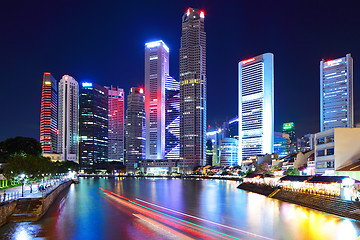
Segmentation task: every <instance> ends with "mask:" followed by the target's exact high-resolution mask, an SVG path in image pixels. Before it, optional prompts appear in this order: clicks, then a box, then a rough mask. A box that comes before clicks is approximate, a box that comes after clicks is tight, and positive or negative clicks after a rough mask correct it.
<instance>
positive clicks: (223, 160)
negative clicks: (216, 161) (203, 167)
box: [220, 138, 239, 167]
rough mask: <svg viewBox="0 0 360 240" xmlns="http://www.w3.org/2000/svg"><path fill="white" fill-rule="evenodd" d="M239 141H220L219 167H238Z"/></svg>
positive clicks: (232, 139)
mask: <svg viewBox="0 0 360 240" xmlns="http://www.w3.org/2000/svg"><path fill="white" fill-rule="evenodd" d="M238 149H239V140H237V139H235V138H224V139H222V140H221V141H220V166H221V167H229V166H239V160H238V152H239V151H238Z"/></svg>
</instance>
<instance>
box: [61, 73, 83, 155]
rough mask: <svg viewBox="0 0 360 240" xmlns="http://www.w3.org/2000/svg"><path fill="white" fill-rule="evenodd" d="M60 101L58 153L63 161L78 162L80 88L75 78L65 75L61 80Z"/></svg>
mask: <svg viewBox="0 0 360 240" xmlns="http://www.w3.org/2000/svg"><path fill="white" fill-rule="evenodd" d="M58 100H59V101H58V103H59V109H58V114H59V118H58V127H59V135H58V152H59V153H60V154H61V160H62V161H74V162H78V159H77V155H78V142H79V128H78V127H79V116H78V114H79V86H78V83H77V81H76V80H75V79H74V78H73V77H71V76H69V75H64V76H63V77H62V78H61V80H60V82H59V98H58Z"/></svg>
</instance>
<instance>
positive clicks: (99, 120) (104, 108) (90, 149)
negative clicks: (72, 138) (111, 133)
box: [79, 82, 108, 169]
mask: <svg viewBox="0 0 360 240" xmlns="http://www.w3.org/2000/svg"><path fill="white" fill-rule="evenodd" d="M79 136H80V137H79V163H80V166H81V168H82V169H92V166H93V165H94V164H97V163H104V162H107V161H108V91H107V89H106V88H105V87H103V86H100V85H98V84H96V83H89V82H83V83H82V84H81V86H80V96H79Z"/></svg>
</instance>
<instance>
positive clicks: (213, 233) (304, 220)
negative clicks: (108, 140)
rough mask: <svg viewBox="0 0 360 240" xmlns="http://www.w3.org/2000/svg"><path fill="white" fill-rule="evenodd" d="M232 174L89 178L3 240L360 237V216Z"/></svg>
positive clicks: (0, 231) (3, 231) (1, 232)
mask: <svg viewBox="0 0 360 240" xmlns="http://www.w3.org/2000/svg"><path fill="white" fill-rule="evenodd" d="M237 185H238V183H237V182H234V181H226V180H200V179H198V180H195V179H161V178H149V179H144V178H142V179H134V178H118V179H106V178H100V179H98V178H87V179H81V181H80V184H78V185H72V186H71V187H70V188H69V190H68V191H65V192H64V193H63V194H62V195H61V196H60V197H59V198H58V199H57V200H56V202H55V204H54V205H53V206H52V207H51V208H50V209H49V211H48V213H47V214H46V215H45V216H44V217H43V218H42V219H41V220H40V221H39V222H35V223H9V224H6V225H5V226H3V227H1V228H0V236H1V239H33V238H38V239H349V240H351V239H357V237H358V236H359V235H360V222H357V221H353V220H349V219H346V218H340V217H336V216H334V215H331V214H326V213H322V212H319V211H315V210H311V209H308V208H304V207H300V206H297V205H293V204H289V203H285V202H281V201H278V200H276V199H271V198H267V197H264V196H261V195H258V194H254V193H248V192H245V191H243V190H240V189H237V188H236V187H237Z"/></svg>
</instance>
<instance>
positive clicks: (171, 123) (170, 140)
mask: <svg viewBox="0 0 360 240" xmlns="http://www.w3.org/2000/svg"><path fill="white" fill-rule="evenodd" d="M179 125H180V84H179V82H178V81H176V80H175V79H174V78H172V77H170V76H167V77H166V82H165V159H179V155H180V143H179V140H180V126H179Z"/></svg>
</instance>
